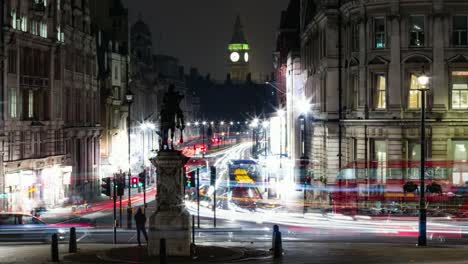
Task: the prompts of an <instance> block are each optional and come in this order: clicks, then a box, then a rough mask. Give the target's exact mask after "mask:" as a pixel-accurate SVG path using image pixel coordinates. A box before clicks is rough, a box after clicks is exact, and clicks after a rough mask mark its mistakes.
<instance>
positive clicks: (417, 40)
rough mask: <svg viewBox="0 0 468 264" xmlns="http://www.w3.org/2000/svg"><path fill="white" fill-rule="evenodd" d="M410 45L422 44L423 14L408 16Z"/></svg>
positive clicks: (417, 45)
mask: <svg viewBox="0 0 468 264" xmlns="http://www.w3.org/2000/svg"><path fill="white" fill-rule="evenodd" d="M410 46H416V47H421V46H424V16H410Z"/></svg>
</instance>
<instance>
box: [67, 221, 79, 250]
mask: <svg viewBox="0 0 468 264" xmlns="http://www.w3.org/2000/svg"><path fill="white" fill-rule="evenodd" d="M76 251H77V247H76V228H74V227H72V228H70V243H69V244H68V253H76Z"/></svg>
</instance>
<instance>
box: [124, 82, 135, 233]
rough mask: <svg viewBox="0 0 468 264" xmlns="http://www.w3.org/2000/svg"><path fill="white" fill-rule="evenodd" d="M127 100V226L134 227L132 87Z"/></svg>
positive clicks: (126, 95)
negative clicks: (131, 133)
mask: <svg viewBox="0 0 468 264" xmlns="http://www.w3.org/2000/svg"><path fill="white" fill-rule="evenodd" d="M125 100H126V101H127V104H128V116H127V133H128V204H127V228H128V229H131V228H132V199H131V198H132V195H131V185H132V183H131V182H130V181H131V180H132V179H131V178H132V176H131V175H132V172H131V164H130V159H131V157H130V153H131V152H130V145H131V143H130V125H131V108H132V107H131V106H132V103H133V93H132V92H131V91H130V89H127V93H126V94H125Z"/></svg>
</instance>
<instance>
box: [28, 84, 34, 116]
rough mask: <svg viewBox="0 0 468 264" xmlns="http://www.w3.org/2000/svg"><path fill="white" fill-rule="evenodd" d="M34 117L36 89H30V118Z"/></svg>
mask: <svg viewBox="0 0 468 264" xmlns="http://www.w3.org/2000/svg"><path fill="white" fill-rule="evenodd" d="M33 117H34V91H33V90H29V91H28V118H33Z"/></svg>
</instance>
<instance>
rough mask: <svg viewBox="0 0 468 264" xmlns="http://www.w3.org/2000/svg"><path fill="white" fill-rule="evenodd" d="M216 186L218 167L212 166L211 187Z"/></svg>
mask: <svg viewBox="0 0 468 264" xmlns="http://www.w3.org/2000/svg"><path fill="white" fill-rule="evenodd" d="M215 184H216V167H215V166H210V185H211V186H215Z"/></svg>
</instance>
